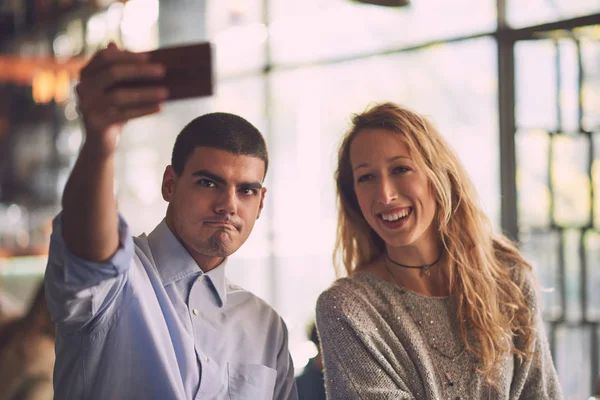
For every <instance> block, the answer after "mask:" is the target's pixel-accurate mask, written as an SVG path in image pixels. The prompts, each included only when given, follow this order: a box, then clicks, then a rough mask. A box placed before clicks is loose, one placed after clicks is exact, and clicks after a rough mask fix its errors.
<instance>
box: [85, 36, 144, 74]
mask: <svg viewBox="0 0 600 400" xmlns="http://www.w3.org/2000/svg"><path fill="white" fill-rule="evenodd" d="M148 60H149V56H148V54H147V53H132V52H130V51H126V50H120V49H119V48H117V47H116V45H114V44H111V45H109V46H108V47H107V48H106V49H104V50H102V51H99V52H98V53H96V55H95V56H94V57H92V59H91V60H90V62H89V63H88V64H87V65H86V66H85V67H84V68H83V69H82V70H81V79H83V78H85V77H87V76H90V75H95V74H96V72H98V71H99V70H102V69H103V68H105V67H106V66H107V65H111V64H115V63H133V64H141V63H146V62H148Z"/></svg>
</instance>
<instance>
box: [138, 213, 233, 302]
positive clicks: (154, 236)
mask: <svg viewBox="0 0 600 400" xmlns="http://www.w3.org/2000/svg"><path fill="white" fill-rule="evenodd" d="M148 244H149V246H150V250H151V251H152V257H153V258H154V263H155V265H156V269H157V270H158V274H159V275H160V278H161V280H162V282H163V286H166V285H168V284H170V283H173V282H175V281H178V280H181V279H183V278H185V277H188V276H191V275H194V274H198V275H202V274H204V275H206V276H207V278H209V280H210V282H211V283H212V285H213V287H214V289H215V292H216V295H217V297H218V301H219V304H220V305H221V307H222V306H223V305H225V301H226V298H227V290H226V288H227V286H226V285H227V280H226V278H225V265H226V264H227V259H225V260H224V261H223V262H222V263H221V264H219V265H218V266H217V267H216V268H213V269H212V270H210V271H208V272H206V273H204V272H202V270H201V269H200V267H198V264H197V263H196V261H194V259H193V258H192V256H191V255H190V253H188V251H187V250H186V249H185V247H183V245H182V244H181V242H179V239H177V237H176V236H175V235H174V234H173V232H171V229H170V228H169V226H168V225H167V222H166V220H165V219H163V220H162V221H161V222H160V224H158V225H157V226H156V228H154V230H153V231H152V232H151V233H150V234H149V235H148Z"/></svg>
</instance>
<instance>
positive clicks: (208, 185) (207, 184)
mask: <svg viewBox="0 0 600 400" xmlns="http://www.w3.org/2000/svg"><path fill="white" fill-rule="evenodd" d="M197 183H198V184H199V185H200V186H203V187H206V188H214V187H216V186H217V185H216V184H215V183H214V182H213V181H211V180H210V179H200V180H199V181H198V182H197Z"/></svg>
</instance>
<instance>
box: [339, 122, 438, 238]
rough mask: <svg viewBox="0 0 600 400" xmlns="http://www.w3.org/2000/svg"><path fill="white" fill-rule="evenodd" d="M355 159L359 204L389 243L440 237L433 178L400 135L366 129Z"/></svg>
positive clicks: (354, 146)
mask: <svg viewBox="0 0 600 400" xmlns="http://www.w3.org/2000/svg"><path fill="white" fill-rule="evenodd" d="M350 163H351V166H352V172H353V177H354V190H355V193H356V197H357V198H358V204H359V206H360V209H361V211H362V213H363V215H364V217H365V219H366V220H367V222H368V223H369V225H370V226H371V228H373V230H374V231H375V232H376V233H377V234H378V235H379V236H380V237H381V238H382V239H383V240H384V241H385V243H386V244H387V245H388V246H391V247H404V246H420V245H421V244H422V243H428V242H429V241H433V240H435V237H436V236H435V224H434V223H433V221H434V218H435V214H436V203H435V199H434V197H433V193H432V190H431V187H430V184H429V179H428V178H427V175H426V174H425V171H424V170H423V169H422V168H420V167H419V166H418V165H417V163H416V162H415V160H413V158H412V157H411V154H410V151H409V148H408V146H407V145H406V143H405V142H404V140H403V139H402V137H401V136H400V135H399V134H397V133H394V132H393V131H391V130H388V129H383V128H376V129H364V130H361V131H360V132H358V134H357V135H356V136H355V138H354V140H353V141H352V143H351V145H350Z"/></svg>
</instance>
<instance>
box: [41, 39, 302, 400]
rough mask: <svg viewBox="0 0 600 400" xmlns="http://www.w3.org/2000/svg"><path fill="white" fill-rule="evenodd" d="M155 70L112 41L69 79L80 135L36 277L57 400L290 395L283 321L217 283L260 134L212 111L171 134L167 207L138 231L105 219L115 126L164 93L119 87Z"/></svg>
mask: <svg viewBox="0 0 600 400" xmlns="http://www.w3.org/2000/svg"><path fill="white" fill-rule="evenodd" d="M163 74H164V69H163V68H162V67H161V66H160V65H154V64H151V63H149V62H148V60H147V58H146V56H144V55H142V54H134V53H129V52H126V51H121V50H119V49H118V48H117V47H116V46H115V45H114V44H111V45H109V46H108V48H107V49H105V50H103V51H101V52H99V53H98V54H97V55H95V56H94V57H93V58H92V60H91V61H90V63H89V64H88V65H87V66H86V67H85V68H84V69H83V71H82V73H81V81H80V83H79V85H78V88H77V92H78V95H79V108H80V110H81V113H82V117H83V122H84V125H85V130H86V140H85V143H84V144H83V146H82V149H81V151H80V154H79V157H78V160H77V162H76V164H75V166H74V168H73V171H72V173H71V176H70V177H69V180H68V182H67V185H66V187H65V191H64V196H63V211H62V213H61V214H60V215H59V216H57V218H56V219H55V221H54V225H53V233H52V239H51V244H50V256H49V261H48V268H47V271H46V278H45V280H46V290H47V297H48V305H49V309H50V312H51V315H52V318H53V321H54V322H55V323H56V325H57V338H56V340H57V343H56V366H55V372H54V384H55V395H56V398H57V399H69V400H70V399H86V400H87V399H111V400H113V399H161V400H162V399H248V400H250V399H252V400H257V399H296V398H297V393H296V387H295V384H294V377H293V371H294V369H293V365H292V360H291V358H290V355H289V350H288V347H287V346H288V344H287V331H286V327H285V325H284V323H283V321H282V320H281V318H280V317H279V316H278V315H277V313H276V312H275V311H274V310H273V309H272V308H270V307H269V306H268V305H267V304H266V303H264V302H263V301H262V300H260V299H259V298H257V297H256V296H254V295H252V294H251V293H249V292H247V291H245V290H243V289H241V288H239V287H236V286H234V285H231V284H230V283H229V282H227V280H226V278H225V263H226V259H227V257H228V256H229V255H230V254H232V253H233V252H235V251H236V250H237V249H238V248H239V247H240V246H241V245H242V244H243V243H244V242H245V240H246V239H247V238H248V235H249V234H250V232H251V230H252V227H253V226H254V222H255V220H256V219H257V218H258V217H259V216H260V212H261V210H262V208H263V201H264V197H265V192H266V189H265V188H263V187H262V182H263V180H264V177H265V173H266V170H267V165H268V158H267V150H266V145H265V142H264V140H263V138H262V136H261V134H260V133H259V132H258V130H257V129H256V128H255V127H254V126H252V125H251V124H250V123H249V122H247V121H246V120H244V119H243V118H241V117H238V116H235V115H232V114H225V113H215V114H207V115H204V116H202V117H199V118H197V119H195V120H193V121H192V122H190V123H189V124H188V125H187V126H186V127H185V128H184V129H183V130H182V132H181V133H180V134H179V136H178V137H177V139H176V142H175V146H174V149H173V157H172V165H170V166H167V168H166V170H165V172H164V176H163V182H162V195H163V198H164V199H165V200H166V201H167V202H168V203H169V205H168V208H167V213H166V217H165V219H164V220H163V221H162V222H161V223H160V224H159V225H158V226H157V227H156V228H155V229H154V231H153V232H151V233H150V234H149V235H142V236H140V237H138V238H133V237H132V236H131V235H130V233H129V231H128V227H127V224H126V222H125V221H124V219H123V218H122V217H120V216H119V215H118V213H117V204H116V200H115V197H114V194H113V193H114V192H113V181H114V162H113V159H114V155H115V149H116V147H117V139H118V136H119V134H120V133H121V129H122V126H123V124H124V123H125V122H126V121H127V120H129V119H132V118H135V117H139V116H143V115H148V114H151V113H155V112H157V111H159V110H160V107H161V103H162V102H163V101H164V100H165V99H166V97H167V94H168V93H167V92H166V90H165V88H162V87H151V86H148V87H144V88H123V87H121V88H119V85H118V84H119V83H120V82H123V81H127V80H131V79H138V80H147V81H149V82H151V81H152V80H153V79H157V78H160V77H161V76H162V75H163Z"/></svg>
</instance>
